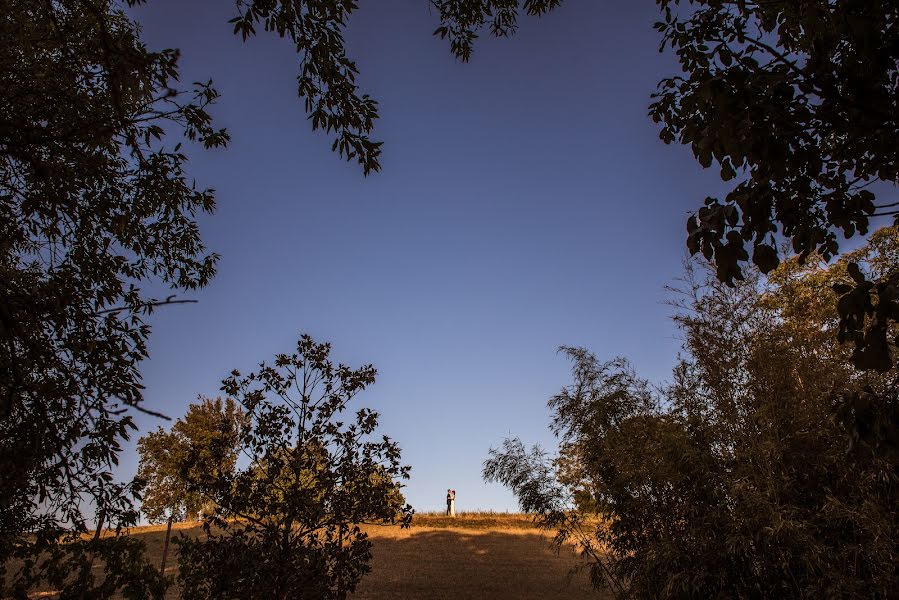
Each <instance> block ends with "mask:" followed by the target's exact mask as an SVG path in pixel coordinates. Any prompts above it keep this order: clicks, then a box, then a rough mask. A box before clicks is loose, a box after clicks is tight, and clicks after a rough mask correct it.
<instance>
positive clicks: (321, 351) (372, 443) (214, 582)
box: [176, 336, 412, 599]
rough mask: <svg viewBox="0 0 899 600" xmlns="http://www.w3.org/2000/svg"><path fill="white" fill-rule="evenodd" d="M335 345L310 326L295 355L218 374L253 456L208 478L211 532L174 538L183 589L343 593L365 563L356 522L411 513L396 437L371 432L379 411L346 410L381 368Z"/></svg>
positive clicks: (207, 594) (278, 594)
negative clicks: (333, 355) (342, 356)
mask: <svg viewBox="0 0 899 600" xmlns="http://www.w3.org/2000/svg"><path fill="white" fill-rule="evenodd" d="M329 355H330V346H329V345H328V344H321V343H317V342H315V341H313V340H312V339H311V338H310V337H309V336H303V337H301V338H300V340H299V342H298V343H297V348H296V352H294V353H293V354H280V355H277V356H276V357H275V361H274V364H273V365H267V364H265V363H263V364H261V365H260V367H259V370H257V371H255V372H252V373H250V374H248V375H241V374H240V373H239V372H237V371H234V372H232V374H231V375H230V376H229V377H228V378H226V379H225V380H224V381H223V382H222V390H223V392H224V393H225V394H227V395H228V396H229V397H232V398H236V399H238V400H239V402H240V403H241V405H242V406H243V407H244V409H245V410H246V412H247V416H248V419H249V424H248V426H247V427H246V428H245V429H244V431H243V432H242V434H241V436H240V450H241V452H242V453H243V454H244V455H245V456H246V457H247V459H248V460H249V464H248V465H247V466H246V468H244V469H240V470H238V471H237V472H236V473H234V474H233V475H228V474H227V473H223V475H224V476H223V477H220V478H219V480H218V481H217V482H214V483H213V484H211V485H208V486H206V488H205V493H206V494H208V495H209V497H210V498H212V499H213V500H214V501H215V503H216V505H217V509H216V513H215V515H213V516H212V517H210V518H208V519H207V520H206V522H205V524H204V527H205V531H206V539H203V540H194V539H190V538H187V537H182V538H181V539H180V540H177V542H176V543H177V544H178V545H179V562H180V575H179V580H180V582H181V585H182V590H183V592H182V593H183V597H184V598H188V599H199V598H286V597H302V598H345V597H346V595H347V594H348V593H350V592H352V591H353V590H354V589H355V588H356V585H357V584H358V582H359V580H360V578H361V577H362V576H363V575H364V574H365V573H366V572H367V571H368V570H369V566H368V562H369V560H370V559H371V544H370V542H369V541H368V539H367V536H366V534H365V533H363V532H362V531H361V529H360V528H359V525H360V524H364V523H381V524H391V523H395V522H397V520H399V521H400V522H401V523H403V524H408V522H409V520H410V519H411V516H412V514H411V507H409V506H408V505H406V506H404V505H403V504H404V500H403V497H402V494H401V493H400V483H399V481H400V480H401V479H405V478H407V477H408V472H409V467H406V466H402V465H401V464H400V450H399V446H398V445H397V444H396V442H394V441H392V440H390V439H389V438H388V437H387V436H383V437H382V438H380V439H377V438H375V437H374V432H375V429H376V427H377V424H378V415H377V413H375V412H373V411H371V410H369V409H366V408H360V409H358V410H357V411H356V413H355V415H348V416H347V417H344V416H343V415H344V413H345V411H346V409H347V406H348V403H349V401H350V400H351V399H352V398H353V397H354V396H355V395H356V394H357V393H358V392H360V391H362V390H363V389H365V388H366V387H368V386H369V385H371V384H372V383H374V380H375V374H376V371H375V369H374V368H373V367H372V366H371V365H366V366H363V367H360V368H359V369H355V370H354V369H350V368H349V367H347V366H345V365H335V364H334V363H332V362H331V360H330V358H329ZM213 527H215V530H214V529H213Z"/></svg>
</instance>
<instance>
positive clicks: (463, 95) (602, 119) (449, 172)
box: [122, 0, 722, 510]
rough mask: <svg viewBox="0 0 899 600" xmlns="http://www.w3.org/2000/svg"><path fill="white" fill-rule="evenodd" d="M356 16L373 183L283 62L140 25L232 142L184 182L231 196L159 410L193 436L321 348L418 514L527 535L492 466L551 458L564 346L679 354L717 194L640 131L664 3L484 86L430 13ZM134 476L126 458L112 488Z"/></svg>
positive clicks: (591, 19)
mask: <svg viewBox="0 0 899 600" xmlns="http://www.w3.org/2000/svg"><path fill="white" fill-rule="evenodd" d="M360 4H361V8H360V10H359V11H358V12H357V13H356V14H355V16H354V18H353V20H352V22H351V25H350V28H349V30H348V32H347V39H348V42H349V46H350V55H351V58H353V59H354V60H356V61H357V64H358V66H359V68H360V70H361V72H362V74H361V77H360V79H359V82H360V84H361V86H362V88H363V90H364V91H365V92H367V93H370V94H371V95H372V96H374V97H375V98H377V99H378V100H379V102H380V108H381V119H380V121H379V123H378V125H377V132H376V136H377V137H378V138H379V139H381V140H383V141H384V142H385V144H384V155H383V159H382V166H383V170H382V172H381V173H378V174H374V175H372V176H370V177H368V178H364V177H363V176H362V174H361V170H360V169H359V167H358V166H357V165H355V164H353V163H346V162H343V161H341V160H340V159H339V158H338V157H337V156H336V155H335V154H332V153H331V152H330V143H329V141H328V140H327V139H326V138H325V137H324V136H323V135H321V134H319V133H315V134H313V133H312V132H311V128H310V124H309V123H308V122H307V121H306V118H305V115H304V113H303V107H302V104H301V102H300V100H299V99H298V98H297V97H296V79H295V78H296V72H297V57H296V55H295V54H294V52H293V50H292V48H291V47H290V45H289V44H287V43H285V42H284V41H282V40H279V39H276V38H274V37H270V36H266V35H264V34H263V35H262V37H259V38H256V39H252V40H250V42H249V43H247V44H243V43H242V42H241V41H240V39H239V38H237V37H235V36H233V35H232V34H231V28H230V26H229V25H228V24H227V20H228V19H229V18H230V17H232V16H234V14H235V12H234V8H233V4H232V3H231V2H229V1H228V0H215V1H212V0H202V1H201V0H191V1H190V2H186V1H184V0H151V1H150V2H149V4H148V5H147V6H145V7H140V8H138V9H135V10H134V11H133V13H134V14H135V16H136V17H137V18H138V20H139V21H141V22H142V23H143V27H144V39H145V41H146V42H147V44H148V45H149V46H150V47H151V48H157V49H158V48H163V47H177V48H180V49H181V50H182V52H183V59H182V80H183V81H185V82H190V81H194V80H206V79H208V78H212V79H213V80H214V82H215V85H216V87H217V88H218V89H219V91H220V92H221V93H222V98H221V100H220V101H219V103H218V105H217V106H216V107H215V109H214V111H213V112H214V114H215V116H216V118H217V120H218V123H219V125H221V126H226V127H228V128H229V129H230V132H231V136H232V143H231V145H230V147H229V148H227V149H225V150H220V151H212V152H201V151H198V152H193V153H192V156H193V160H192V161H191V166H190V168H191V175H192V176H194V177H195V178H196V180H197V182H198V184H199V185H201V186H209V187H213V188H215V189H216V190H217V191H218V205H219V208H218V211H217V213H216V214H215V215H214V216H212V217H210V218H204V219H203V220H202V222H201V225H202V229H203V234H204V238H205V240H206V241H207V243H208V246H209V247H210V249H212V250H214V251H216V252H219V253H220V254H221V255H222V260H221V264H220V269H219V273H218V276H217V277H216V279H215V280H214V281H213V283H212V284H211V285H210V286H208V287H207V288H206V289H204V290H202V291H200V292H197V293H193V294H190V297H193V298H196V299H198V300H199V303H198V304H195V305H187V306H178V307H170V308H167V309H164V310H162V311H161V312H160V313H158V315H157V316H156V317H155V318H154V320H153V324H154V330H153V333H152V336H151V339H150V352H151V357H152V358H151V359H150V360H149V361H147V362H146V363H145V364H144V368H143V372H144V375H145V384H146V388H147V389H146V399H147V402H148V405H149V407H151V408H154V409H156V410H161V411H163V412H165V413H167V414H169V415H170V416H173V417H178V416H181V415H183V414H184V411H185V408H186V407H187V405H188V404H189V403H190V402H192V401H194V400H195V398H196V396H197V395H198V394H204V395H210V396H215V395H217V393H218V389H219V385H220V381H221V379H222V378H223V377H224V376H225V375H226V374H227V373H228V372H229V371H230V370H231V369H234V368H238V369H241V370H243V371H246V370H249V369H252V368H253V367H255V366H256V365H257V364H258V363H259V362H260V361H262V360H268V359H270V358H271V357H272V356H274V354H276V353H278V352H285V351H290V350H291V349H292V348H293V345H294V343H295V341H296V339H297V337H298V335H299V334H300V333H302V332H308V333H310V334H311V335H313V337H315V338H316V339H318V340H327V341H330V342H332V344H333V356H334V358H335V359H337V360H339V361H342V362H345V363H347V364H349V365H351V366H358V365H360V364H363V363H368V362H371V363H373V364H374V365H375V366H376V367H377V368H378V370H379V377H378V381H377V383H376V384H375V385H374V386H373V387H371V388H370V389H369V390H367V391H366V392H363V393H362V394H361V395H359V396H358V397H357V399H356V402H357V403H358V404H359V405H365V406H369V407H372V408H374V409H376V410H377V411H379V412H380V413H381V416H382V418H381V431H383V433H386V434H388V435H390V436H391V437H392V438H394V439H396V440H398V441H399V443H400V444H401V446H402V449H403V455H404V459H405V461H406V462H407V463H408V464H411V465H412V468H413V470H412V479H411V481H410V482H409V484H408V487H407V489H406V496H407V499H408V500H409V501H410V502H411V503H412V504H413V506H414V507H415V508H416V509H417V510H435V509H440V508H441V506H442V503H443V496H444V494H445V490H446V489H447V488H448V487H452V488H454V489H456V490H457V493H458V499H457V506H458V509H459V510H473V509H493V510H515V509H516V508H517V505H516V502H515V500H514V498H513V497H512V495H511V494H510V493H509V492H507V491H506V490H504V489H503V488H501V487H500V486H498V485H487V484H484V483H483V482H482V481H481V478H480V472H481V463H482V462H483V460H484V458H485V457H486V454H487V451H488V449H489V448H490V447H491V446H496V445H498V444H499V443H500V442H501V441H502V439H503V438H504V437H505V436H509V435H519V436H521V437H522V438H524V439H525V441H527V442H541V443H544V444H547V445H550V446H551V445H552V444H553V440H552V437H551V435H550V434H549V433H548V431H547V422H548V412H547V410H546V406H545V404H546V400H547V399H548V398H549V397H550V396H551V395H552V394H553V393H555V392H556V391H557V390H558V389H559V388H560V387H561V386H562V385H565V384H566V383H568V381H569V377H568V364H567V362H566V360H565V359H564V358H563V357H561V356H559V355H558V354H557V353H556V348H557V347H558V346H559V345H562V344H565V345H582V346H586V347H588V348H590V349H592V350H593V351H594V352H596V353H597V354H598V355H599V356H600V357H606V358H608V357H612V356H615V355H624V356H628V357H630V358H631V359H632V360H633V362H634V363H635V365H636V367H637V368H638V370H639V371H640V372H641V373H642V374H643V375H644V376H646V377H649V378H651V379H653V380H656V381H661V380H664V379H665V378H667V377H668V376H669V371H670V368H671V366H672V365H673V362H674V359H675V356H676V352H677V350H678V347H679V342H678V340H677V333H676V331H675V330H674V328H673V326H672V324H671V322H670V321H669V318H668V317H669V314H670V309H669V307H667V306H665V305H664V303H663V302H664V299H665V294H664V291H663V286H664V285H665V284H667V283H670V282H671V280H672V279H673V278H675V277H676V276H677V275H678V274H679V272H680V267H681V260H682V258H683V256H684V252H685V251H684V238H685V222H686V217H687V213H688V212H689V211H690V210H691V209H694V208H695V207H697V206H699V205H700V204H701V201H702V198H704V197H705V196H706V195H712V194H715V193H718V192H720V191H721V190H722V184H721V183H720V182H719V181H718V178H717V174H716V173H715V172H714V171H703V170H702V169H701V168H700V167H699V166H698V164H697V163H696V162H695V161H694V160H693V158H692V156H691V155H690V152H689V150H688V149H687V148H682V147H677V146H665V145H664V144H662V142H661V141H659V139H658V129H657V126H656V125H654V124H653V123H652V121H651V120H650V119H649V118H648V117H647V116H646V113H647V106H648V104H649V102H650V99H649V95H650V94H651V92H652V91H653V90H654V88H655V84H656V83H657V81H658V80H659V79H660V78H661V77H663V76H665V75H667V74H670V73H673V72H674V71H675V69H676V65H675V62H674V60H673V58H672V56H671V55H670V54H659V53H658V36H657V33H656V32H655V31H654V30H653V29H652V23H653V22H654V21H655V20H657V14H656V6H655V3H654V2H652V1H651V0H644V1H641V2H596V1H595V0H567V1H566V2H565V3H564V4H563V6H562V8H561V9H559V10H558V11H556V12H554V13H552V14H550V15H549V16H547V17H544V18H542V19H540V20H537V19H531V18H527V19H523V20H522V22H521V25H522V27H521V30H520V32H519V33H518V35H517V36H515V37H514V38H511V39H505V40H497V39H493V38H489V37H484V38H483V39H481V40H480V42H479V44H478V46H477V48H476V51H475V55H474V57H473V60H472V62H471V63H469V64H462V63H459V62H457V61H456V60H454V59H453V57H452V56H451V54H450V52H449V49H448V44H447V42H445V41H441V40H439V39H436V38H434V37H433V36H432V35H431V34H432V32H433V30H434V29H435V28H436V27H437V25H438V23H437V18H436V15H434V14H433V13H432V12H431V11H430V9H429V3H428V2H427V0H363V1H361V2H360ZM140 422H141V425H142V426H143V427H149V426H155V425H156V424H158V422H157V421H154V420H153V419H150V418H146V417H142V418H141V419H140ZM135 470H136V455H135V452H134V450H133V446H132V447H131V448H129V449H128V451H127V453H126V455H125V456H123V466H122V474H123V475H128V476H130V475H133V473H134V471H135Z"/></svg>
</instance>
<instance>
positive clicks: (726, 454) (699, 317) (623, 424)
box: [484, 229, 899, 599]
mask: <svg viewBox="0 0 899 600" xmlns="http://www.w3.org/2000/svg"><path fill="white" fill-rule="evenodd" d="M897 250H899V233H897V231H896V230H895V229H884V230H882V232H881V233H880V234H879V235H878V236H876V237H875V240H874V241H873V243H872V245H870V246H869V247H867V248H865V249H863V250H860V251H856V252H853V253H852V255H851V256H847V257H845V258H844V259H841V260H840V261H838V262H837V263H836V264H835V265H833V266H832V267H830V268H823V267H822V266H821V263H822V262H823V261H822V259H821V258H820V257H814V261H813V264H812V263H810V264H806V265H805V266H803V265H801V264H800V263H799V261H798V260H796V259H795V258H794V259H790V260H788V261H785V262H784V263H783V264H781V265H780V266H779V267H778V268H777V269H775V270H774V271H772V273H771V277H770V278H769V280H768V282H766V283H763V282H762V280H761V277H760V275H759V273H758V271H756V270H752V269H750V270H749V271H748V272H747V277H746V281H744V282H738V283H737V284H736V285H735V286H733V287H728V286H726V285H725V284H723V283H721V282H720V281H718V280H717V279H716V277H715V275H714V273H713V271H712V270H706V269H705V268H695V267H693V268H691V269H689V270H688V271H687V275H686V277H685V279H684V284H683V286H682V288H681V292H682V293H683V296H681V298H682V300H681V301H680V302H679V309H678V316H677V317H676V319H677V321H678V323H679V325H680V328H681V331H682V333H683V337H684V348H683V353H682V355H681V357H680V360H679V361H678V363H677V365H676V367H675V369H674V373H673V378H672V382H671V383H670V384H668V385H667V386H664V387H661V388H658V387H656V386H652V385H650V384H649V383H648V382H647V381H645V380H642V379H641V378H640V377H638V376H637V375H636V374H635V372H634V370H633V369H632V368H631V366H630V365H629V364H628V362H627V361H625V360H622V359H617V360H611V361H606V362H603V361H600V360H598V359H597V358H596V356H594V355H593V354H592V353H590V352H589V351H587V350H584V349H582V348H563V349H562V350H563V352H564V353H565V354H566V356H567V357H568V358H570V360H571V363H572V368H571V373H572V381H571V383H570V384H569V385H567V386H565V387H564V388H563V389H562V390H561V391H560V393H558V394H557V395H555V396H554V397H553V398H552V399H551V400H550V401H549V407H550V409H551V411H552V422H551V428H552V430H553V432H554V433H556V434H557V435H558V436H559V440H560V446H561V448H560V449H561V450H562V451H563V458H564V461H563V462H562V463H561V464H560V462H559V461H558V460H556V461H554V460H553V459H552V457H551V456H549V455H548V454H547V453H545V452H543V451H541V450H540V449H539V448H535V449H527V448H526V447H525V446H524V445H523V444H522V443H521V441H520V440H517V439H512V440H507V441H506V443H505V444H504V445H503V446H502V447H501V448H499V449H496V450H492V451H491V453H490V456H489V458H488V460H487V461H486V462H485V466H484V476H485V478H486V479H487V480H492V481H499V482H501V483H503V484H505V485H507V486H508V487H509V488H510V489H511V490H512V491H513V492H514V493H515V494H516V495H517V496H518V498H519V501H520V503H521V506H522V508H523V509H524V510H527V511H530V512H533V513H534V514H535V515H536V518H537V519H538V522H539V523H540V524H541V525H542V526H543V527H545V528H547V529H549V530H552V531H554V532H555V533H556V534H557V542H559V543H561V542H563V541H568V540H571V541H576V542H577V543H578V545H579V546H580V547H581V548H582V549H583V551H584V553H585V555H586V556H587V557H588V558H589V559H590V562H591V564H592V571H593V579H594V582H595V583H596V584H597V585H604V586H608V588H610V590H611V592H612V593H613V594H614V595H615V596H616V597H619V598H684V597H697V598H713V597H720V596H724V595H727V596H732V597H752V598H772V599H773V598H785V597H791V598H800V597H847V598H848V597H870V598H891V597H894V596H895V595H896V592H897V590H899V578H897V571H896V568H895V565H896V545H895V540H896V536H897V535H899V519H897V513H896V511H895V509H894V507H895V506H896V503H897V501H899V494H897V487H896V470H895V465H896V463H897V459H899V444H897V440H896V437H895V435H894V434H893V433H892V431H894V430H891V429H890V424H891V423H894V422H895V421H896V420H897V417H899V398H897V381H896V379H895V377H891V376H890V374H887V375H884V374H878V373H876V372H866V373H859V372H858V371H856V370H855V369H854V368H853V366H852V365H851V364H850V363H849V362H848V360H847V356H848V354H849V353H850V352H851V350H850V349H848V348H845V347H843V346H841V345H840V344H838V343H837V341H836V340H835V339H834V336H833V333H832V330H833V328H835V327H836V326H837V323H838V321H839V316H838V314H837V312H836V310H835V308H834V305H833V295H834V294H833V292H832V290H831V287H832V285H833V284H834V283H839V282H843V281H845V280H846V279H847V278H848V277H849V275H848V273H847V270H848V266H847V265H848V264H850V261H858V262H864V263H867V264H868V265H869V266H870V267H871V268H872V270H873V271H874V272H877V270H878V268H880V267H881V266H883V264H884V263H889V262H891V261H894V260H895V258H896V252H897ZM810 260H811V257H810ZM842 394H859V396H858V397H860V398H861V400H862V402H858V403H854V404H853V405H851V406H849V407H848V410H847V407H846V405H845V403H844V402H843V398H842ZM868 395H876V396H877V398H878V399H879V400H878V401H877V402H870V401H867V396H868ZM866 401H867V404H866ZM853 411H863V413H864V414H865V417H866V422H867V423H868V424H869V426H867V427H866V428H864V429H863V430H862V431H863V435H858V431H859V429H858V428H857V427H856V423H855V422H854V421H855V415H854V414H853ZM847 437H848V438H849V440H850V443H848V444H847ZM847 448H848V451H847ZM572 462H573V463H575V467H572V466H571V463H572ZM572 474H573V475H574V476H572ZM585 492H587V493H588V494H589V501H586V500H587V498H585V497H584V493H585Z"/></svg>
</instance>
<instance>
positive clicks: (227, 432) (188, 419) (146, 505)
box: [137, 397, 245, 523]
mask: <svg viewBox="0 0 899 600" xmlns="http://www.w3.org/2000/svg"><path fill="white" fill-rule="evenodd" d="M244 420H245V419H244V413H243V411H242V410H241V409H240V407H238V406H237V404H235V402H234V400H233V399H231V398H228V399H227V400H225V401H224V402H223V401H222V399H221V398H216V399H215V400H211V399H209V398H203V397H201V398H200V401H199V402H198V403H196V404H191V405H190V406H188V408H187V414H186V415H184V417H182V418H180V419H178V420H177V421H176V422H175V424H174V425H173V426H172V429H171V431H165V430H164V429H162V428H161V427H159V428H157V430H156V431H151V432H150V433H148V434H147V435H145V436H143V437H142V438H141V439H140V440H139V441H138V443H137V452H138V455H139V456H140V462H139V465H138V470H137V479H138V480H139V482H140V483H141V486H142V488H141V496H142V498H141V511H142V512H143V513H144V515H146V517H147V519H148V520H149V521H150V522H151V523H159V522H162V521H165V520H166V519H168V518H169V517H174V518H175V519H176V520H177V519H196V518H197V517H198V516H199V514H200V513H201V512H202V510H203V508H204V506H205V505H207V504H208V503H209V499H208V498H207V497H205V496H203V494H202V493H200V492H199V491H198V490H199V489H202V487H203V485H204V482H208V481H210V480H215V479H218V478H221V477H227V476H228V475H230V474H231V472H232V471H233V470H234V468H235V465H236V464H237V454H238V450H237V442H238V440H239V436H240V434H241V429H242V427H243V426H244Z"/></svg>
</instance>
